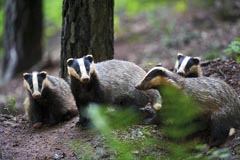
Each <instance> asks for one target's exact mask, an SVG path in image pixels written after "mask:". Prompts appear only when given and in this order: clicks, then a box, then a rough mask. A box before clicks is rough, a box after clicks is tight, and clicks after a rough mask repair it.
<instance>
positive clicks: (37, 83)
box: [23, 71, 48, 99]
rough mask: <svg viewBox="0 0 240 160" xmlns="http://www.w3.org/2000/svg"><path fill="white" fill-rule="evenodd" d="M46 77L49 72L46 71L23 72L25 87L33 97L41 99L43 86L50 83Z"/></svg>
mask: <svg viewBox="0 0 240 160" xmlns="http://www.w3.org/2000/svg"><path fill="white" fill-rule="evenodd" d="M46 77H47V73H46V72H45V71H42V72H40V73H39V72H33V73H24V74H23V78H24V87H25V88H26V89H27V90H28V91H29V93H30V94H31V95H32V98H33V99H39V98H40V97H41V94H42V91H43V88H44V87H46V86H47V85H48V81H47V79H46Z"/></svg>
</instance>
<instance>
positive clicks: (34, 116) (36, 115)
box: [26, 101, 42, 128]
mask: <svg viewBox="0 0 240 160" xmlns="http://www.w3.org/2000/svg"><path fill="white" fill-rule="evenodd" d="M27 109H28V110H27V111H26V112H27V115H28V119H29V126H30V127H32V126H35V124H37V123H39V124H38V125H37V127H34V128H40V126H41V125H40V123H42V110H41V107H40V106H37V105H36V104H34V102H32V101H30V103H29V107H27ZM38 126H39V127H38Z"/></svg>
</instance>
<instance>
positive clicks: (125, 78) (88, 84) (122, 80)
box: [67, 55, 161, 127]
mask: <svg viewBox="0 0 240 160" xmlns="http://www.w3.org/2000/svg"><path fill="white" fill-rule="evenodd" d="M67 69H68V74H69V76H70V81H71V82H70V83H71V85H70V86H71V89H72V93H73V95H74V97H75V100H76V104H77V107H78V111H79V116H80V117H79V122H78V123H77V126H80V125H81V126H82V127H88V126H89V124H90V123H89V122H90V121H89V118H87V115H86V114H85V113H84V110H85V109H86V107H87V105H88V104H89V103H90V102H93V103H99V104H110V105H115V106H133V108H134V109H137V110H138V109H139V108H141V107H145V106H146V105H147V104H148V102H150V103H151V104H152V105H153V106H154V107H156V108H160V107H161V96H160V94H159V92H158V91H157V90H148V91H139V90H137V89H135V84H136V83H137V82H138V81H139V80H140V79H141V78H142V76H144V75H145V74H146V72H145V71H144V70H143V69H142V68H140V67H139V66H137V65H136V64H134V63H131V62H127V61H122V60H107V61H103V62H99V63H94V59H93V56H92V55H86V56H83V57H81V58H70V59H68V60H67ZM139 110H140V109H139Z"/></svg>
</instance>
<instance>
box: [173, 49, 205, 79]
mask: <svg viewBox="0 0 240 160" xmlns="http://www.w3.org/2000/svg"><path fill="white" fill-rule="evenodd" d="M174 72H176V73H177V74H179V75H181V76H183V77H201V76H202V70H201V66H200V57H190V56H185V55H183V54H182V53H178V55H177V61H176V64H175V67H174Z"/></svg>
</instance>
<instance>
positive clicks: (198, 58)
mask: <svg viewBox="0 0 240 160" xmlns="http://www.w3.org/2000/svg"><path fill="white" fill-rule="evenodd" d="M192 60H193V63H194V64H196V65H198V64H199V63H200V60H201V58H200V57H193V58H192Z"/></svg>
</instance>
